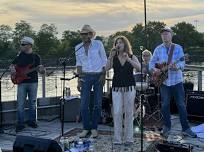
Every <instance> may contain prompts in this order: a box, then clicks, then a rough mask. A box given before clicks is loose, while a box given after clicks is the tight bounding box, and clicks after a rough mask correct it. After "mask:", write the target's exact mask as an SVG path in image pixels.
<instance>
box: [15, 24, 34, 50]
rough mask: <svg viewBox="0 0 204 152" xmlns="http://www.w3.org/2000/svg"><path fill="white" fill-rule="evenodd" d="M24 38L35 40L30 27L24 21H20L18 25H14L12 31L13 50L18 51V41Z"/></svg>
mask: <svg viewBox="0 0 204 152" xmlns="http://www.w3.org/2000/svg"><path fill="white" fill-rule="evenodd" d="M24 36H29V37H32V38H33V39H34V38H35V31H33V30H32V26H31V25H30V24H29V23H27V22H26V21H23V20H21V21H20V22H19V23H16V24H15V30H14V31H13V43H14V46H15V49H16V50H18V49H19V45H20V40H21V39H22V38H23V37H24Z"/></svg>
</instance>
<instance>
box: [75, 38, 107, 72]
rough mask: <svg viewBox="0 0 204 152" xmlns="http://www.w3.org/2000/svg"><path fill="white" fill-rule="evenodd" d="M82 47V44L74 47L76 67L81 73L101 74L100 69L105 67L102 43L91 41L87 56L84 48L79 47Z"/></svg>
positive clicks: (105, 59)
mask: <svg viewBox="0 0 204 152" xmlns="http://www.w3.org/2000/svg"><path fill="white" fill-rule="evenodd" d="M82 45H83V43H80V44H78V45H77V46H76V47H75V55H76V66H81V67H82V72H98V73H100V72H102V68H103V67H105V65H106V62H107V57H106V53H105V49H104V46H103V44H102V42H101V41H99V40H91V44H90V47H89V49H88V55H86V53H85V49H84V47H81V46H82ZM80 47H81V48H80ZM79 48H80V49H79ZM78 49H79V50H78ZM77 50H78V51H77Z"/></svg>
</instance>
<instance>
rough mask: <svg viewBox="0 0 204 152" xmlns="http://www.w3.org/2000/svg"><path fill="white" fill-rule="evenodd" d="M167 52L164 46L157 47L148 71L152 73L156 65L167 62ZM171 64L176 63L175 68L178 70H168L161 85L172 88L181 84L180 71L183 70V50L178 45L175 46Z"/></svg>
mask: <svg viewBox="0 0 204 152" xmlns="http://www.w3.org/2000/svg"><path fill="white" fill-rule="evenodd" d="M169 51H170V50H169V49H168V48H166V46H165V45H164V44H161V45H159V46H157V47H156V48H155V50H154V53H153V56H152V58H151V60H150V62H149V70H150V71H152V70H153V69H154V68H155V64H156V63H163V62H167V60H168V52H169ZM171 63H176V66H177V68H178V69H179V70H177V71H173V70H170V69H169V70H168V79H167V80H165V81H164V82H163V84H165V85H167V86H172V85H176V84H178V83H181V82H183V74H182V70H183V69H184V66H185V60H184V53H183V48H182V47H181V46H180V45H178V44H175V48H174V52H173V56H172V60H171Z"/></svg>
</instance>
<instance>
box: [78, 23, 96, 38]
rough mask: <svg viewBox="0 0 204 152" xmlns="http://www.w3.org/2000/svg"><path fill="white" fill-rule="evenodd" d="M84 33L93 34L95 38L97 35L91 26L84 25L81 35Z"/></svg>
mask: <svg viewBox="0 0 204 152" xmlns="http://www.w3.org/2000/svg"><path fill="white" fill-rule="evenodd" d="M82 33H93V36H95V34H96V32H95V31H94V29H92V28H91V26H90V25H84V26H83V27H82V29H81V31H80V34H82Z"/></svg>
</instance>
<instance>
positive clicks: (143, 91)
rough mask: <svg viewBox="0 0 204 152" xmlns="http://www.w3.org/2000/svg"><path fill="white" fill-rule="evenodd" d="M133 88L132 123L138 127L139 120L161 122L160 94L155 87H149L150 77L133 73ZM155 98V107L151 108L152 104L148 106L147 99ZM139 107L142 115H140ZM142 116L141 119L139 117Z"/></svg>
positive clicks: (148, 101)
mask: <svg viewBox="0 0 204 152" xmlns="http://www.w3.org/2000/svg"><path fill="white" fill-rule="evenodd" d="M134 78H135V88H136V98H135V105H134V121H136V123H137V124H138V125H139V126H140V125H141V119H145V120H148V119H151V118H152V119H154V120H157V121H160V120H161V113H160V102H159V101H160V94H159V89H158V90H156V88H155V87H151V82H150V77H149V75H148V74H144V73H135V74H134ZM155 95H156V96H157V97H156V100H157V101H156V102H155V101H154V103H156V105H154V107H151V106H152V104H150V100H148V99H149V97H151V96H155ZM142 97H143V101H144V102H143V103H144V104H143V106H141V102H140V101H141V100H142ZM141 107H142V108H143V109H142V113H141ZM141 114H142V117H141Z"/></svg>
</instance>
